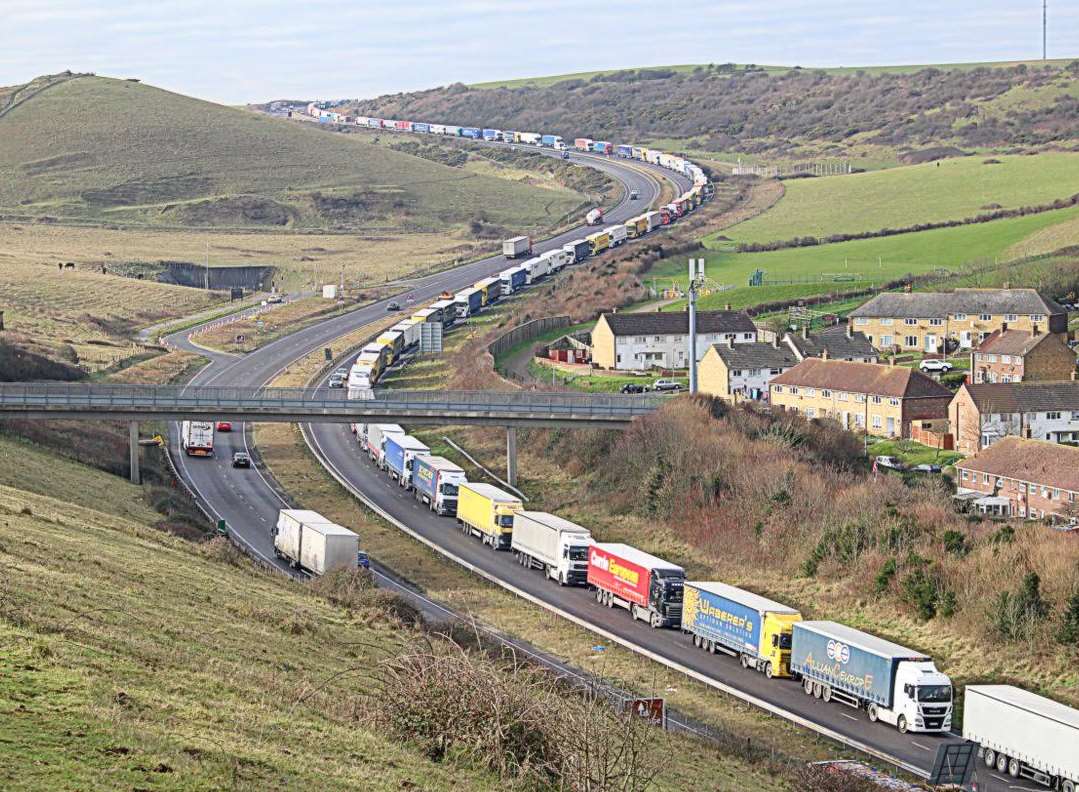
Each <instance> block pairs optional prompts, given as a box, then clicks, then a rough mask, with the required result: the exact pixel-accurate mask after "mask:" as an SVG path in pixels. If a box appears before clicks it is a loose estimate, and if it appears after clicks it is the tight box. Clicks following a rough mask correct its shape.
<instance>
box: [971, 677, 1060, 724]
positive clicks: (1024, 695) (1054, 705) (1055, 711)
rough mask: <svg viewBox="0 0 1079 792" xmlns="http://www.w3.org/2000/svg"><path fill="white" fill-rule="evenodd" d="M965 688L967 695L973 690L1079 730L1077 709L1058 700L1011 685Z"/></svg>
mask: <svg viewBox="0 0 1079 792" xmlns="http://www.w3.org/2000/svg"><path fill="white" fill-rule="evenodd" d="M966 690H967V695H968V696H969V695H970V694H971V693H972V692H973V693H975V694H978V695H982V696H985V697H986V698H990V699H993V700H994V701H999V702H1001V703H1003V704H1007V705H1009V706H1012V707H1016V708H1017V709H1022V710H1026V711H1027V712H1033V713H1036V714H1038V715H1041V716H1042V717H1043V718H1048V719H1049V720H1054V721H1056V722H1057V723H1063V724H1064V725H1065V726H1070V727H1071V728H1073V729H1076V730H1079V710H1074V709H1072V708H1071V707H1068V706H1065V705H1064V704H1061V703H1060V702H1059V701H1053V700H1052V699H1048V698H1045V697H1044V696H1039V695H1038V694H1037V693H1031V692H1030V691H1029V690H1023V689H1022V688H1017V687H1013V686H1012V685H967V688H966Z"/></svg>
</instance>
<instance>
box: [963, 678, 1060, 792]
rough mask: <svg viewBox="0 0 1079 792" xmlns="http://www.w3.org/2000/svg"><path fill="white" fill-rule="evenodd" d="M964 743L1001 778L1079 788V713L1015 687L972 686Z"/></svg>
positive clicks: (968, 694)
mask: <svg viewBox="0 0 1079 792" xmlns="http://www.w3.org/2000/svg"><path fill="white" fill-rule="evenodd" d="M963 739H965V740H970V741H971V742H973V743H977V744H978V747H979V751H978V753H979V755H980V756H981V757H982V761H983V762H984V763H985V764H986V765H987V766H989V767H991V768H993V769H995V770H996V771H997V772H999V773H1001V774H1004V773H1007V774H1008V775H1010V776H1011V777H1012V778H1027V779H1030V780H1031V781H1037V782H1038V783H1039V784H1044V785H1045V786H1048V787H1050V788H1052V789H1059V790H1064V792H1075V790H1076V789H1079V710H1074V709H1072V708H1071V707H1067V706H1065V705H1063V704H1061V703H1059V702H1056V701H1053V700H1052V699H1047V698H1044V697H1042V696H1039V695H1037V694H1035V693H1031V692H1030V691H1027V690H1023V689H1022V688H1017V687H1013V686H1012V685H967V688H966V697H965V704H964V709H963Z"/></svg>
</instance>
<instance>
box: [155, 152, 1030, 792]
mask: <svg viewBox="0 0 1079 792" xmlns="http://www.w3.org/2000/svg"><path fill="white" fill-rule="evenodd" d="M573 159H574V160H578V161H584V160H589V162H588V164H590V165H593V166H594V167H600V168H602V169H604V170H607V171H608V172H610V173H612V174H613V175H615V176H616V177H617V178H618V179H619V180H620V181H622V182H623V184H624V186H625V189H626V190H627V191H628V190H631V189H636V190H638V191H639V192H640V200H639V201H637V202H629V201H627V200H625V199H623V200H622V202H621V203H620V204H619V205H618V206H616V207H614V208H613V209H612V210H611V211H610V212H608V214H607V218H608V220H609V221H611V222H616V221H618V220H624V219H627V218H628V217H631V216H633V215H634V214H637V213H639V212H640V211H642V209H643V207H644V206H646V205H647V204H648V203H649V202H650V201H651V200H652V199H653V198H654V197H655V196H656V195H657V193H658V188H657V184H656V183H655V182H654V181H653V180H651V179H649V178H646V177H645V176H643V175H641V173H640V172H638V171H636V170H631V169H629V168H626V167H625V165H624V164H623V163H620V162H618V161H617V160H612V161H606V160H602V159H601V158H595V157H587V158H586V157H583V156H581V155H574V156H573ZM654 170H655V172H656V173H658V174H661V175H663V176H667V177H671V176H672V174H670V173H668V172H666V171H661V170H659V169H654ZM683 186H685V185H684V184H683ZM580 236H582V232H581V230H580V229H575V230H573V231H570V232H567V233H565V234H561V235H559V236H558V237H556V238H554V239H552V240H548V241H546V242H543V243H537V244H536V249H537V252H543V251H545V250H549V249H551V248H553V247H557V246H560V245H562V244H564V243H565V242H567V241H570V240H572V239H576V238H579V237H580ZM506 266H507V264H506V260H505V259H504V258H502V257H501V256H496V257H492V258H489V259H485V260H483V261H479V262H475V263H472V264H468V265H464V266H462V267H459V268H456V269H453V270H448V271H445V272H441V273H438V274H435V275H431V276H428V277H426V278H423V279H419V280H416V281H414V282H413V285H412V288H411V291H410V292H409V296H412V297H413V298H414V299H415V302H416V303H417V304H420V303H423V302H424V301H425V300H429V299H433V298H434V297H436V296H437V295H438V294H439V293H440V292H442V291H444V290H449V291H456V290H459V289H461V288H464V287H466V286H468V285H470V284H471V283H473V282H475V281H476V280H478V279H479V278H481V277H485V276H487V275H490V274H494V273H496V272H498V271H500V270H502V269H504V268H505V267H506ZM398 299H401V297H399V298H398ZM384 316H385V303H384V302H382V303H378V304H375V305H372V306H368V307H366V308H363V309H359V310H357V311H354V312H352V313H349V314H346V315H343V316H340V317H335V318H334V319H330V320H327V321H326V322H323V323H320V324H317V325H314V326H312V327H309V328H306V329H304V330H301V331H299V332H297V333H294V334H292V335H289V336H286V337H284V338H281V339H278V340H277V341H274V342H273V343H271V344H268V345H267V346H265V347H262V348H261V349H259V350H257V351H255V352H253V353H250V354H248V355H245V356H243V357H235V356H231V355H224V354H219V353H206V352H205V351H204V350H201V349H197V348H195V347H193V346H192V345H191V344H190V341H189V339H188V334H189V333H190V330H189V331H185V332H184V333H182V334H177V335H175V336H173V337H170V338H169V341H170V343H171V344H173V345H174V346H178V347H181V348H188V349H191V350H193V351H198V352H202V353H203V354H206V355H207V356H208V357H209V358H210V360H211V363H210V365H208V366H206V367H205V368H204V369H203V370H202V371H200V372H199V374H198V375H197V376H196V377H195V379H194V380H193V381H192V384H193V385H222V386H224V385H245V386H253V385H262V384H265V383H267V382H269V381H270V380H271V379H273V378H274V376H276V374H277V373H278V372H280V371H281V370H282V369H283V368H284V367H286V366H287V365H288V364H289V363H290V362H291V361H293V360H295V359H297V358H299V357H301V356H302V355H304V354H306V353H308V352H310V351H311V350H314V349H318V348H319V347H322V346H328V345H331V342H332V341H333V340H334V339H335V338H337V337H338V336H340V335H342V334H344V333H346V332H349V331H350V330H353V329H355V328H357V327H360V326H362V325H364V324H367V323H370V322H372V321H375V320H376V319H379V318H382V317H384ZM306 431H307V432H308V437H309V438H310V441H311V443H312V445H313V447H314V448H315V450H316V452H317V453H318V455H319V456H320V458H321V459H322V461H323V463H324V464H326V465H327V467H328V468H330V469H331V472H333V473H334V474H335V475H336V476H337V477H338V478H339V479H340V480H341V481H342V482H344V483H345V484H346V485H347V486H349V487H350V488H352V489H353V490H354V491H355V492H356V493H357V494H358V495H360V494H362V496H363V497H364V498H365V499H367V500H369V502H370V503H371V504H372V505H374V506H375V507H377V508H378V509H379V510H381V511H384V512H385V513H386V514H387V515H388V516H390V517H391V518H393V519H395V520H397V521H399V522H400V523H402V524H404V525H406V526H407V527H408V528H409V529H410V530H411V531H412V532H413V533H414V534H415V535H416V536H417V537H419V538H421V539H422V540H426V541H427V542H429V543H431V544H432V545H433V546H436V547H437V548H439V549H441V550H442V551H443V552H447V553H449V554H451V555H452V556H454V557H455V558H457V559H459V560H461V561H463V562H465V563H466V564H468V565H470V566H472V567H474V568H475V569H476V570H477V571H478V572H479V573H480V574H484V575H487V576H490V577H492V578H497V579H498V580H500V581H502V582H504V583H505V584H508V585H510V586H512V587H513V588H515V589H516V590H518V591H520V592H521V593H523V594H524V595H525V596H527V597H529V598H534V599H535V600H536V601H538V602H541V603H543V604H546V605H547V606H549V607H554V608H556V609H558V610H559V611H560V612H562V613H564V614H565V615H567V616H568V617H569V618H571V619H573V620H574V621H578V622H579V623H581V624H583V625H585V626H588V627H591V628H592V629H595V630H597V631H599V632H600V633H601V634H604V635H605V636H606V637H608V638H610V639H612V640H616V641H619V642H625V643H627V644H632V646H633V648H635V649H637V650H638V651H643V652H644V653H646V654H649V655H651V656H653V657H655V658H656V659H659V660H662V661H665V662H668V663H671V664H675V665H676V666H677V667H679V668H681V669H683V670H685V671H686V672H688V673H690V674H691V675H692V676H694V677H696V678H698V679H700V680H702V681H704V682H706V683H708V684H711V685H713V686H715V687H718V688H720V689H730V690H731V691H732V692H736V693H740V694H741V695H743V696H748V697H750V699H751V700H752V701H753V702H754V703H756V704H758V705H759V706H762V707H764V708H766V709H771V710H772V711H775V712H777V713H782V714H784V715H785V716H786V717H793V718H794V719H795V720H796V721H800V722H803V723H805V724H807V725H809V724H812V725H815V726H818V727H823V728H824V729H826V730H829V731H831V732H833V733H834V734H836V735H839V736H841V737H843V738H844V739H846V740H848V741H850V742H851V743H852V744H855V745H863V746H864V747H865V748H867V749H868V750H869V751H870V752H872V753H875V754H878V755H881V756H884V757H887V758H891V759H895V760H898V762H900V763H903V764H905V765H908V766H910V767H912V768H920V769H928V767H929V766H930V765H931V764H932V761H933V757H934V756H935V754H936V750H937V746H938V744H939V743H940V742H941V738H940V737H936V736H931V735H912V734H908V735H901V734H899V733H898V732H897V731H896V730H895V729H893V728H891V727H888V726H884V725H882V724H872V723H870V722H869V721H868V720H867V719H866V717H865V715H864V713H862V712H859V711H856V710H852V709H849V708H847V707H844V706H842V705H839V704H835V703H831V704H825V703H823V702H821V701H819V700H816V699H813V698H810V697H808V696H806V695H805V694H804V693H802V690H801V687H800V686H799V685H797V684H795V683H793V682H790V681H781V680H767V679H765V678H764V677H763V676H762V675H759V674H756V673H755V672H750V671H744V670H742V669H741V667H740V665H739V664H738V663H737V662H736V661H734V660H733V659H732V658H729V657H727V656H724V655H714V656H713V655H708V654H706V653H703V652H701V651H700V650H696V649H694V648H693V646H692V644H691V643H690V641H689V640H688V639H687V638H686V637H684V636H683V635H681V634H680V633H679V632H676V631H671V630H653V629H651V628H650V627H648V626H647V625H645V624H643V623H641V622H633V621H632V620H631V619H630V617H629V614H628V613H627V612H625V611H623V610H620V609H615V610H607V609H605V608H602V607H601V606H599V605H598V604H597V603H596V602H595V600H594V598H593V597H592V596H590V595H589V594H588V592H587V591H585V590H584V589H573V588H560V587H558V586H557V585H555V584H553V583H549V582H547V581H545V580H544V579H543V577H542V575H540V574H539V573H538V572H535V571H529V570H525V569H523V568H522V567H520V566H518V565H517V564H516V563H514V562H513V560H512V558H511V557H510V556H509V554H506V553H497V552H494V551H491V550H489V549H487V548H485V547H483V546H481V545H480V544H479V543H478V541H476V540H473V539H469V538H467V537H465V536H464V535H463V534H461V533H460V532H459V531H458V530H457V528H456V523H455V522H454V521H453V520H452V519H448V518H440V517H436V516H434V515H433V514H432V513H431V512H430V511H429V510H427V508H426V507H422V508H421V506H420V505H419V504H418V502H417V501H415V500H414V499H413V498H412V496H411V495H410V494H407V493H405V492H403V491H402V490H401V489H400V488H399V487H398V486H397V485H396V484H394V483H392V482H391V481H390V480H389V479H388V478H387V477H386V476H385V475H384V474H382V473H380V472H379V471H377V470H376V469H375V468H374V467H373V466H372V465H371V464H370V463H369V462H367V461H366V459H365V458H363V457H361V456H360V454H359V447H358V445H357V443H356V441H355V438H354V437H353V436H352V435H351V433H350V432H349V430H348V428H347V426H341V425H330V424H314V425H310V426H308V427H306ZM177 435H178V432H177V431H176V430H175V427H174V428H173V430H172V431H171V432H170V442H171V443H172V444H173V450H174V454H175V456H174V458H175V459H176V460H177V465H178V467H179V469H180V472H181V475H183V476H184V477H185V479H186V480H187V481H188V483H189V484H190V485H191V486H192V487H193V488H194V489H195V490H196V491H197V492H198V493H199V495H200V497H201V499H202V502H203V505H204V506H205V507H206V508H207V509H208V511H210V513H211V514H213V515H215V516H217V517H218V518H223V519H225V520H226V521H227V522H228V524H229V527H230V530H231V532H232V533H233V535H234V536H235V537H236V538H237V539H238V540H239V541H240V542H242V543H243V544H244V545H246V546H247V547H248V549H249V551H250V552H251V553H252V555H254V556H255V557H257V558H260V559H262V560H263V561H264V562H266V563H267V564H270V565H274V566H278V567H281V564H280V563H279V562H277V561H276V560H275V559H274V556H273V545H272V540H271V535H270V530H271V528H272V526H273V523H274V521H275V519H276V515H277V511H278V509H279V508H281V507H282V506H283V505H285V504H286V503H287V500H286V496H285V495H284V494H283V493H280V492H278V490H277V489H276V488H275V486H274V484H273V483H272V482H271V481H269V480H267V479H266V477H264V476H263V475H262V473H261V471H259V470H258V469H251V470H234V469H232V468H231V466H230V460H231V456H232V452H233V451H234V450H248V451H250V448H249V438H248V435H247V434H246V433H245V432H244V431H242V427H241V426H239V425H236V431H234V432H233V433H231V434H222V433H218V435H217V441H216V446H217V448H216V450H217V454H216V457H215V458H214V459H212V460H207V459H196V458H187V457H185V456H184V455H183V454H182V453H181V452H180V450H179V448H178V438H177ZM312 505H313V504H312ZM376 572H378V573H379V574H380V575H381V576H383V579H382V582H383V583H384V584H387V585H390V586H391V587H393V588H397V589H399V590H402V591H405V592H406V593H409V594H415V592H413V591H412V590H411V589H406V587H404V586H402V584H401V583H400V581H397V580H395V579H394V578H393V577H392V574H387V571H386V570H381V569H377V568H376ZM422 599H423V598H421V606H422V608H423V610H424V612H425V614H426V615H427V616H428V617H429V618H434V619H436V620H439V619H444V618H445V617H446V613H445V610H444V609H441V608H440V607H439V606H438V605H437V604H436V603H430V602H429V601H428V602H427V605H423V603H422ZM980 775H981V776H983V777H982V779H981V783H982V786H981V788H982V789H984V790H992V791H993V792H996V790H1005V789H1027V788H1029V789H1036V788H1037V787H1035V786H1034V785H1030V784H1025V785H1024V784H1023V783H1019V784H1014V783H1009V782H1008V780H1005V781H1004V783H999V782H997V781H996V780H994V779H992V778H987V777H986V776H988V775H989V774H986V773H984V772H982V773H981V774H980Z"/></svg>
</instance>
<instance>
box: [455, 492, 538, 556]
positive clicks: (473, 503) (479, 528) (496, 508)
mask: <svg viewBox="0 0 1079 792" xmlns="http://www.w3.org/2000/svg"><path fill="white" fill-rule="evenodd" d="M521 506H522V504H521V499H520V498H518V497H517V496H516V495H511V494H510V493H508V492H504V491H503V490H500V489H499V488H498V487H495V486H493V485H491V484H482V483H480V484H477V483H475V482H471V481H470V482H467V483H465V484H462V485H461V486H460V487H459V488H458V491H457V522H458V524H459V525H460V526H461V530H462V531H463V532H464V533H466V534H471V535H472V536H475V537H477V538H479V539H480V540H481V541H482V542H483V543H484V544H487V545H490V546H491V548H492V549H493V550H509V549H510V541H511V540H512V537H513V518H514V516H515V515H516V514H517V512H519V511H520V510H521Z"/></svg>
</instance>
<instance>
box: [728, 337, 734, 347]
mask: <svg viewBox="0 0 1079 792" xmlns="http://www.w3.org/2000/svg"><path fill="white" fill-rule="evenodd" d="M726 341H727V349H734V336H733V335H729V336H727V338H726Z"/></svg>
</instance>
